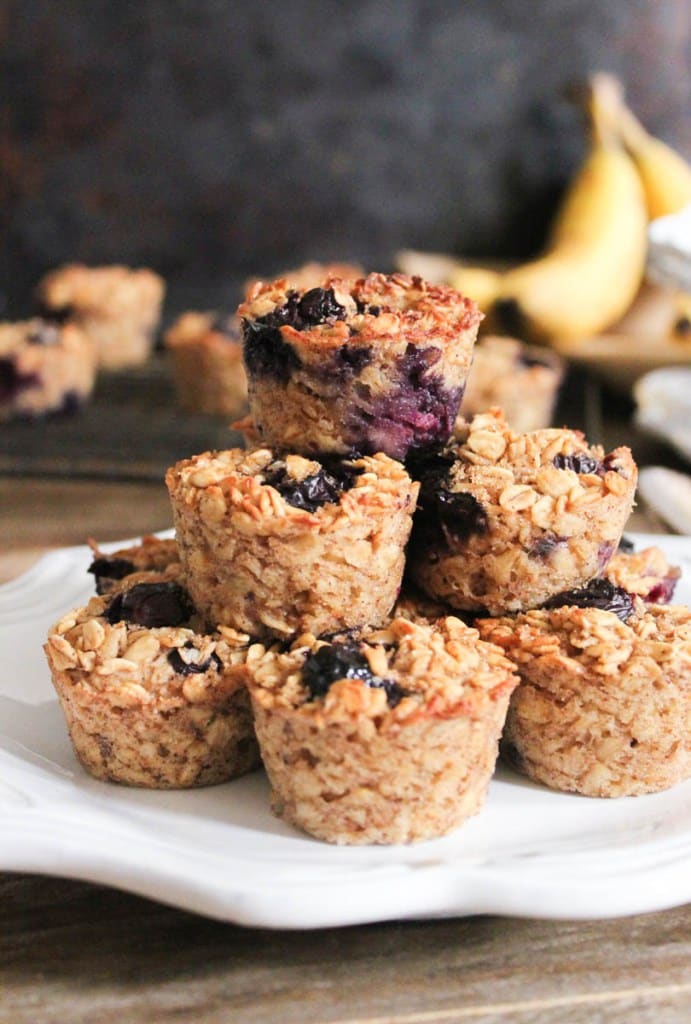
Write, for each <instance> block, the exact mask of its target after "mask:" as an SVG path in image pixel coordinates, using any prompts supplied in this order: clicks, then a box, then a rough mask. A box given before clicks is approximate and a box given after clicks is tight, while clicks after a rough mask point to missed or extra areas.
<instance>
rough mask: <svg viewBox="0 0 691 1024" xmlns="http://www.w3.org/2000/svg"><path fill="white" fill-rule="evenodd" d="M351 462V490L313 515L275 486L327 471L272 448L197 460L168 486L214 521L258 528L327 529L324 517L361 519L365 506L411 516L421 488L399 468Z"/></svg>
mask: <svg viewBox="0 0 691 1024" xmlns="http://www.w3.org/2000/svg"><path fill="white" fill-rule="evenodd" d="M346 461H347V463H348V465H349V466H351V467H352V469H353V471H354V476H353V480H352V486H350V487H349V488H347V489H344V490H343V492H342V493H341V494H340V497H339V500H338V503H328V504H325V505H323V506H321V507H318V508H315V509H314V511H310V510H308V509H307V508H304V507H303V508H300V507H296V506H295V505H292V504H291V503H290V502H289V501H287V500H286V499H285V498H284V497H283V495H282V494H281V492H280V491H279V490H278V489H277V488H276V487H274V486H272V484H271V482H270V481H271V480H272V478H273V479H274V480H275V479H276V471H277V469H279V470H280V471H281V472H282V473H283V474H284V475H285V476H287V477H289V478H290V479H291V480H293V481H295V482H296V483H300V482H304V481H305V480H307V479H308V478H310V477H314V476H315V475H316V474H318V473H319V472H320V471H321V470H322V468H323V467H322V463H321V462H318V461H317V460H316V459H309V458H304V457H303V456H300V455H282V456H277V455H275V453H274V452H273V451H272V450H271V449H269V448H256V449H254V450H252V451H249V452H248V451H246V450H245V449H240V448H234V449H231V450H229V451H225V452H205V453H203V454H201V455H195V456H193V457H192V458H191V459H186V460H183V461H182V462H179V463H177V465H175V466H173V467H171V469H169V470H168V473H167V474H166V483H167V484H168V487H169V489H170V490H171V492H173V491H174V492H179V493H181V494H184V502H185V504H187V505H188V506H191V507H196V508H198V510H199V512H200V514H201V515H203V516H205V517H207V518H210V519H212V520H214V521H220V519H222V518H223V517H224V516H225V515H226V514H231V513H233V514H239V515H241V516H244V517H245V518H246V519H248V520H249V521H251V522H254V523H255V524H257V523H259V522H261V521H264V522H266V521H271V520H275V521H285V522H289V523H298V522H304V523H314V524H317V523H318V522H320V520H322V525H323V520H324V517H331V518H334V517H335V518H336V519H339V520H340V518H341V517H343V516H345V517H347V518H351V519H359V518H361V516H362V515H363V506H366V505H370V506H371V505H379V506H382V507H386V506H387V505H389V504H390V505H392V506H394V507H398V506H399V505H400V504H401V502H403V503H404V504H406V503H407V504H409V506H410V510H411V512H412V509H413V508H414V503H415V498H416V496H417V489H418V488H417V484H413V483H412V482H411V480H410V477H409V476H408V474H407V473H406V471H405V469H404V468H403V466H402V465H401V464H400V463H399V462H396V461H395V460H393V459H390V458H389V457H388V456H386V455H384V454H382V453H378V454H376V455H373V456H364V457H363V458H356V459H352V460H346ZM248 525H249V523H248Z"/></svg>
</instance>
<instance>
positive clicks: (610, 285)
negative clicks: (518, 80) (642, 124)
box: [492, 107, 647, 348]
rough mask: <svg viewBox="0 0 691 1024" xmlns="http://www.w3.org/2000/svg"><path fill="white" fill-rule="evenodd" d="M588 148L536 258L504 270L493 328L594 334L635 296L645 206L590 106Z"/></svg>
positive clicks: (542, 338)
mask: <svg viewBox="0 0 691 1024" xmlns="http://www.w3.org/2000/svg"><path fill="white" fill-rule="evenodd" d="M590 117H591V131H592V140H591V144H590V149H589V152H588V154H587V156H586V159H585V160H584V162H583V164H582V165H581V167H580V169H579V171H578V172H577V174H576V176H575V178H574V179H573V181H572V183H571V184H570V186H569V188H568V189H567V192H566V195H565V197H564V199H563V200H562V203H561V206H560V208H559V211H558V213H557V215H556V219H555V221H554V224H553V227H552V231H551V233H550V237H549V241H548V244H547V249H546V251H545V253H544V255H542V256H541V257H540V258H538V259H536V260H532V261H531V262H529V263H525V264H523V265H522V266H520V267H517V268H515V269H514V270H510V271H509V272H508V273H507V274H505V275H504V277H503V279H502V282H501V288H500V291H499V294H498V296H497V299H496V300H495V302H494V304H493V306H492V314H493V317H494V319H495V321H496V323H497V324H498V325H499V327H500V329H503V330H505V331H507V332H508V333H513V334H518V335H519V336H522V337H525V338H527V339H529V340H533V341H537V342H541V343H546V344H552V345H554V346H555V347H557V348H558V347H559V343H560V341H561V342H564V343H568V342H571V341H572V340H573V339H575V338H579V337H589V336H591V335H594V334H598V333H599V332H600V331H602V330H604V329H605V328H607V327H608V326H609V325H611V324H612V323H614V322H615V321H616V320H617V319H619V317H621V316H622V315H623V314H624V313H625V312H626V310H627V309H628V308H629V306H630V305H631V303H632V302H633V299H634V298H635V296H636V294H637V292H638V290H639V288H640V285H641V282H642V280H643V274H644V270H645V257H646V247H647V237H646V229H647V211H646V206H645V198H644V195H643V188H642V186H641V182H640V179H639V176H638V173H637V172H636V168H635V166H634V164H633V162H632V160H631V159H630V157H629V156H628V155H627V154H626V153H625V151H624V150H623V148H622V147H621V146H620V145H619V144H618V142H617V141H616V139H614V138H613V137H612V135H611V133H610V132H609V131H608V130H607V128H606V125H604V124H603V123H602V122H601V120H600V118H599V117H598V116H597V112H596V111H595V110H594V109H593V108H592V107H590Z"/></svg>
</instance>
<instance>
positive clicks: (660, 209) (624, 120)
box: [591, 73, 691, 220]
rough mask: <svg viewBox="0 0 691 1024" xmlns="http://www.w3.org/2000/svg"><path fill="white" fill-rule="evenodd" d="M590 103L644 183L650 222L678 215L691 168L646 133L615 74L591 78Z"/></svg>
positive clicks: (687, 196)
mask: <svg viewBox="0 0 691 1024" xmlns="http://www.w3.org/2000/svg"><path fill="white" fill-rule="evenodd" d="M591 88H592V93H593V103H594V104H595V106H596V107H597V108H598V109H599V112H600V116H601V117H603V118H605V119H607V120H608V121H609V124H610V125H611V127H612V128H613V130H614V131H616V132H617V133H618V134H619V137H620V138H621V140H622V142H623V144H624V147H625V149H626V150H627V152H628V153H629V155H630V156H631V158H632V160H633V161H634V163H635V165H636V169H637V171H638V173H639V175H640V177H641V182H642V183H643V190H644V192H645V199H646V204H647V207H648V216H649V218H650V220H655V219H656V218H657V217H665V216H667V214H670V213H678V212H679V210H682V209H683V208H684V207H685V206H688V205H689V204H690V203H691V166H689V164H688V163H687V162H686V160H685V159H684V158H683V156H682V155H681V154H680V153H677V151H676V150H674V149H672V147H671V146H668V145H667V143H666V142H663V141H662V140H661V139H657V138H655V137H654V136H653V135H650V133H649V132H647V131H646V130H645V128H644V127H643V125H642V124H641V123H640V121H639V120H638V118H637V117H636V115H635V114H634V113H633V111H632V110H631V109H630V107H628V106H627V105H626V103H625V101H624V89H623V86H622V84H621V82H620V81H619V79H617V78H615V77H614V75H608V74H605V73H600V74H597V75H593V77H592V79H591Z"/></svg>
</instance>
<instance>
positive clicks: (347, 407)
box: [238, 274, 482, 460]
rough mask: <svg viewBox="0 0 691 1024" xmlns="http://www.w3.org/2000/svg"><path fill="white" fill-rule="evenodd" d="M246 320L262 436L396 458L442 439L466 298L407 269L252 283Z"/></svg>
mask: <svg viewBox="0 0 691 1024" xmlns="http://www.w3.org/2000/svg"><path fill="white" fill-rule="evenodd" d="M238 313H239V315H240V316H241V318H242V320H243V329H244V337H245V342H244V358H245V366H246V369H247V376H248V387H249V404H250V412H251V414H252V417H253V419H254V423H255V426H256V429H257V431H258V432H259V435H260V436H261V437H262V439H263V441H264V443H265V444H267V445H269V446H272V447H274V448H277V449H279V450H280V449H283V450H287V451H296V452H300V453H302V454H312V453H320V452H333V453H340V454H349V453H352V452H359V453H362V454H374V453H376V452H384V453H385V454H387V455H390V456H391V457H392V458H395V459H400V460H403V459H405V458H406V456H407V455H408V453H409V452H411V451H417V450H419V449H429V448H433V447H435V446H437V445H439V444H441V443H443V442H444V441H446V440H447V438H448V437H449V435H450V433H451V430H452V428H453V425H454V421H455V419H456V415H457V413H458V409H459V406H460V402H461V398H462V395H463V389H464V387H465V381H466V376H467V374H468V369H469V366H470V359H471V353H472V348H473V344H474V342H475V337H476V335H477V330H478V326H479V323H480V320H481V319H482V314H481V313H480V311H479V309H478V307H477V306H476V305H475V303H474V302H473V301H472V300H471V299H467V298H464V297H463V296H462V295H461V294H460V293H459V292H457V291H455V290H454V289H452V288H449V287H446V286H443V285H432V284H428V283H426V282H425V281H423V280H422V279H421V278H419V277H407V276H406V275H404V274H392V275H388V276H387V275H385V274H369V275H368V276H367V277H364V278H359V279H357V280H355V281H352V280H346V279H340V278H328V277H327V278H326V279H325V280H324V281H323V282H322V283H321V285H320V286H317V287H313V288H310V289H308V290H306V291H300V290H297V289H295V288H294V287H293V286H292V285H291V284H290V282H288V281H287V280H286V279H284V278H283V279H279V280H278V281H274V282H271V283H265V284H262V283H258V284H257V285H256V286H255V287H254V288H253V289H251V291H250V293H249V295H248V297H247V299H246V300H245V302H243V303H242V304H241V305H240V307H239V309H238Z"/></svg>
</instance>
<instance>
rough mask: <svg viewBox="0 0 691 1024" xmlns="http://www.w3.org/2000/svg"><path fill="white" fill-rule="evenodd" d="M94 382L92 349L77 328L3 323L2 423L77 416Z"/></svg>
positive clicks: (45, 323)
mask: <svg viewBox="0 0 691 1024" xmlns="http://www.w3.org/2000/svg"><path fill="white" fill-rule="evenodd" d="M95 377H96V352H95V349H94V346H93V344H92V342H91V341H90V340H89V339H88V338H87V336H86V335H85V334H84V332H83V331H82V330H80V328H79V327H77V326H75V325H74V324H63V325H60V324H53V323H50V322H49V321H47V320H42V319H40V318H34V319H33V320H21V321H17V322H13V323H0V422H3V421H5V420H10V419H13V418H14V417H17V418H24V419H38V418H40V417H42V416H46V415H48V414H52V413H66V412H74V411H76V410H77V409H79V408H80V407H81V406H82V405H84V403H85V402H86V401H87V400H88V399H89V397H90V396H91V392H92V390H93V386H94V380H95Z"/></svg>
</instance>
